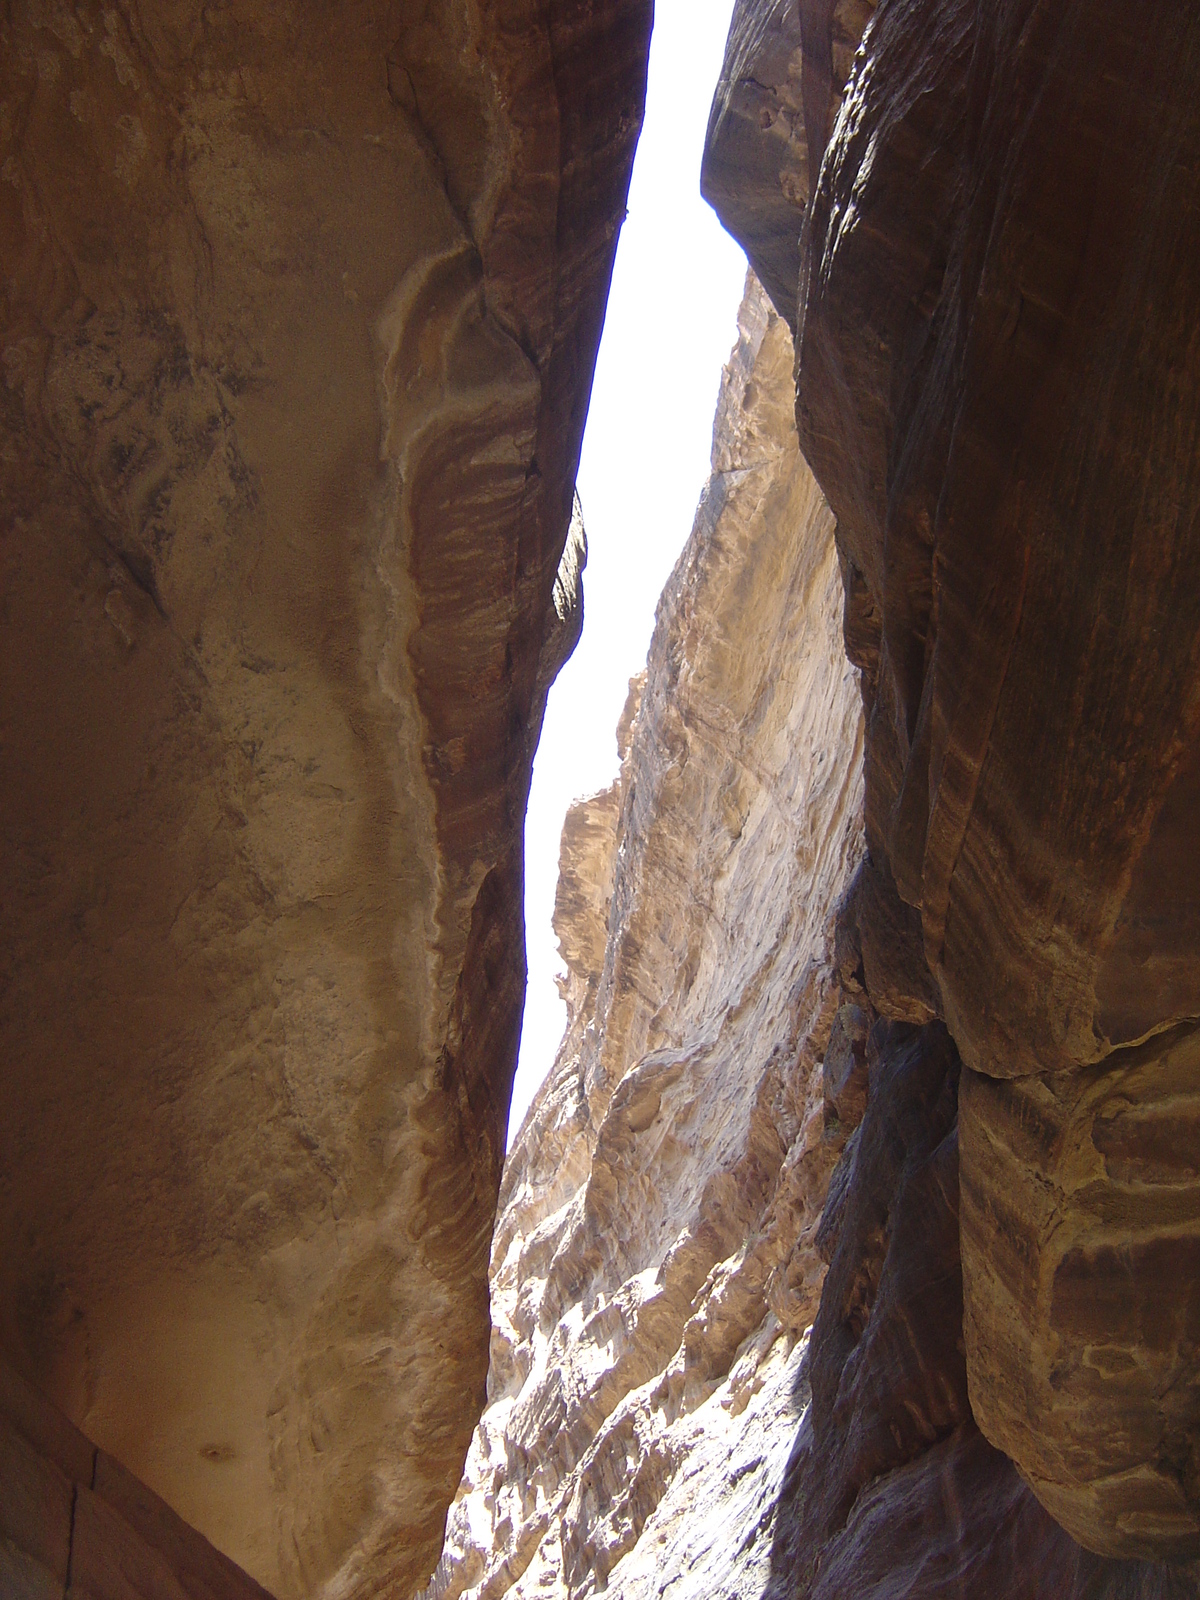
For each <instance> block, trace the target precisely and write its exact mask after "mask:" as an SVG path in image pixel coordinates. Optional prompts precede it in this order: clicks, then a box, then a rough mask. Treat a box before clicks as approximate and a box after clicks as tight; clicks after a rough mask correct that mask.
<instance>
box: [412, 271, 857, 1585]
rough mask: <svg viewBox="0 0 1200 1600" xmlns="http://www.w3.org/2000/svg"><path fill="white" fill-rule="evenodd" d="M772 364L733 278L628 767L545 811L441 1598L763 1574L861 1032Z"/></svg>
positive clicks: (828, 524) (814, 601)
mask: <svg viewBox="0 0 1200 1600" xmlns="http://www.w3.org/2000/svg"><path fill="white" fill-rule="evenodd" d="M791 370H792V343H791V339H790V337H789V335H788V330H787V326H786V324H785V323H784V321H783V320H782V319H781V318H780V317H778V316H777V315H776V314H775V313H774V311H773V310H772V309H771V306H770V303H769V301H768V300H767V298H766V296H765V295H764V293H763V291H762V290H761V289H760V288H759V287H758V285H757V283H755V282H754V281H753V279H751V281H750V284H749V287H748V290H747V296H746V300H745V303H744V305H743V308H742V312H741V318H740V337H739V341H738V344H737V347H736V349H735V351H734V353H733V356H732V358H731V360H730V363H729V366H728V367H727V369H726V373H725V377H724V380H723V385H722V392H721V400H720V405H719V409H718V414H717V421H716V425H715V428H714V438H713V472H712V477H711V478H710V481H709V485H708V489H707V491H706V494H705V496H704V499H703V500H702V502H701V506H700V509H699V511H698V513H697V517H696V523H695V526H694V528H693V531H692V536H691V538H690V540H689V541H688V544H687V546H686V548H685V550H684V553H683V555H682V556H681V558H680V561H679V564H678V565H677V567H676V569H675V572H674V574H673V576H672V578H671V580H670V582H669V583H668V585H667V588H666V590H665V592H664V595H663V598H662V601H661V603H660V608H659V614H658V624H657V628H656V630H655V635H654V642H653V644H652V646H651V651H650V659H649V665H648V669H647V676H646V680H645V683H644V685H641V684H638V683H636V682H635V685H634V689H633V694H632V697H631V702H630V707H629V710H628V712H627V716H626V720H625V724H624V725H623V730H622V738H623V739H624V740H626V741H627V744H626V747H625V750H624V757H623V761H622V765H621V772H620V776H619V778H618V780H617V783H616V785H615V786H614V788H613V789H612V790H610V791H608V792H606V793H604V794H601V795H598V796H595V797H593V798H592V799H590V800H586V801H583V802H581V803H580V804H578V805H577V806H575V807H574V809H573V810H572V811H571V812H570V813H569V814H568V817H567V821H566V826H565V828H564V830H563V853H562V871H561V877H560V881H559V892H558V905H557V911H556V927H557V930H558V934H559V939H560V942H561V946H562V950H563V954H564V956H565V958H566V961H567V963H568V976H567V979H566V985H565V988H566V996H567V999H568V1002H569V1007H570V1025H569V1028H568V1031H567V1034H566V1037H565V1039H564V1041H563V1045H562V1048H561V1050H560V1052H559V1055H558V1058H557V1060H556V1062H555V1065H554V1068H553V1071H552V1072H551V1074H550V1077H549V1079H548V1080H547V1082H546V1084H545V1085H544V1087H543V1088H542V1090H541V1092H540V1093H539V1095H538V1098H537V1099H536V1100H535V1101H534V1104H533V1106H532V1107H531V1109H530V1111H529V1114H528V1116H527V1118H526V1121H525V1123H524V1125H523V1127H522V1129H521V1131H520V1134H519V1136H518V1138H517V1140H516V1142H515V1144H514V1146H513V1149H512V1152H511V1153H510V1156H509V1159H508V1163H507V1166H506V1169H505V1178H504V1185H503V1189H502V1192H501V1208H500V1214H499V1217H498V1221H497V1229H496V1239H495V1243H494V1246H493V1254H492V1313H493V1319H494V1332H493V1336H492V1365H491V1374H490V1378H489V1403H488V1407H487V1410H486V1411H485V1413H484V1416H483V1420H482V1422H481V1424H480V1427H479V1430H478V1432H477V1433H476V1436H475V1439H474V1442H473V1443H472V1446H471V1451H470V1454H469V1456H468V1461H467V1469H466V1475H465V1477H464V1480H463V1484H462V1487H461V1488H460V1491H459V1497H458V1500H457V1503H456V1504H455V1506H454V1508H453V1510H452V1512H451V1516H450V1521H449V1527H448V1534H447V1546H446V1554H445V1556H444V1557H443V1561H442V1565H441V1567H440V1568H439V1572H438V1574H437V1577H436V1579H435V1582H434V1584H433V1586H432V1587H431V1589H430V1591H429V1592H430V1595H431V1596H436V1597H440V1600H447V1597H449V1596H458V1595H464V1594H466V1595H470V1596H472V1597H475V1596H479V1597H482V1596H485V1595H486V1596H489V1597H491V1596H498V1595H502V1594H509V1593H511V1594H513V1595H529V1596H532V1595H535V1594H554V1595H559V1594H569V1595H572V1596H575V1595H578V1596H583V1595H587V1594H591V1593H593V1592H595V1591H597V1590H599V1589H601V1588H605V1587H606V1588H607V1592H608V1593H610V1594H620V1595H623V1596H629V1597H633V1596H635V1595H636V1596H642V1595H645V1596H647V1597H649V1596H651V1595H657V1594H659V1593H660V1592H661V1591H662V1589H663V1588H664V1586H666V1585H668V1584H669V1585H671V1586H672V1592H676V1593H679V1594H686V1595H695V1596H697V1597H699V1596H707V1595H715V1594H734V1593H740V1594H750V1593H752V1592H754V1589H755V1586H756V1585H757V1586H758V1588H759V1589H760V1590H761V1587H762V1585H763V1584H765V1582H766V1579H767V1576H768V1571H769V1558H770V1549H771V1539H770V1523H771V1517H772V1510H773V1506H774V1502H775V1497H776V1493H777V1490H778V1485H779V1482H780V1480H781V1477H782V1473H783V1468H784V1464H785V1461H786V1458H787V1453H788V1448H789V1445H790V1440H791V1436H792V1433H793V1431H794V1428H795V1425H796V1421H797V1419H798V1417H799V1415H800V1412H801V1411H802V1409H803V1404H804V1393H803V1385H802V1383H801V1381H800V1378H799V1373H800V1368H801V1363H802V1361H803V1356H804V1350H805V1345H804V1342H803V1334H804V1330H805V1329H806V1327H807V1326H808V1324H809V1323H810V1322H811V1320H812V1317H813V1315H814V1312H815V1309H816V1305H817V1299H818V1295H819V1292H820V1284H821V1277H822V1274H823V1271H824V1264H823V1262H822V1260H821V1258H820V1256H819V1254H818V1252H817V1249H816V1245H815V1233H816V1227H817V1222H818V1219H819V1215H820V1209H821V1205H822V1202H823V1198H824V1192H825V1186H826V1183H827V1181H828V1176H829V1172H830V1170H831V1168H832V1166H833V1164H834V1161H835V1159H836V1157H837V1154H838V1151H839V1150H840V1149H841V1147H842V1146H843V1145H844V1144H845V1141H846V1137H847V1135H848V1133H849V1131H850V1127H851V1126H852V1119H853V1116H854V1115H855V1098H854V1096H855V1092H856V1089H858V1088H859V1087H860V1085H861V1074H857V1075H856V1072H855V1065H854V1062H855V1049H856V1048H857V1049H858V1050H859V1052H860V1054H861V1045H862V1042H861V1037H860V1030H858V1029H856V1026H855V1022H854V1019H853V1017H849V1016H841V1015H839V1014H838V1006H839V1001H840V998H841V995H840V990H839V987H838V984H837V981H836V977H835V973H834V964H835V956H836V952H835V950H834V946H833V939H832V931H833V930H832V912H833V909H834V907H835V906H836V904H837V903H838V901H839V900H840V898H841V897H842V895H843V893H844V892H845V890H846V888H847V886H848V884H849V882H850V878H851V875H852V873H853V871H854V869H855V867H856V866H857V864H858V860H859V857H860V853H861V809H860V808H861V783H860V776H859V774H860V764H861V745H860V742H859V741H860V735H861V727H862V723H861V713H860V706H859V695H858V686H857V681H856V675H855V674H854V672H853V671H852V670H851V669H850V668H849V667H848V664H847V662H846V659H845V655H844V653H843V649H842V643H841V637H840V607H841V596H840V592H839V582H840V580H839V577H838V570H837V559H836V554H835V551H834V547H833V525H832V519H831V517H830V515H829V511H828V508H827V506H826V505H825V503H824V501H823V499H822V497H821V495H820V493H819V492H818V491H817V489H816V486H815V484H814V482H813V479H812V475H811V473H810V472H809V470H808V468H807V467H806V466H805V464H804V461H803V459H802V457H801V456H800V453H799V450H798V447H797V440H796V433H795V427H794V422H793V417H792V378H791ZM831 1031H836V1034H837V1036H838V1037H839V1038H840V1039H841V1040H842V1055H843V1058H844V1059H843V1071H842V1072H841V1074H840V1075H839V1076H838V1077H837V1078H836V1081H835V1082H834V1083H831V1085H830V1095H831V1096H832V1099H831V1100H830V1102H829V1103H827V1099H826V1077H825V1075H824V1073H823V1071H822V1058H823V1057H825V1056H826V1054H827V1052H826V1044H827V1041H828V1040H829V1038H830V1035H831ZM839 1097H840V1098H839ZM837 1104H840V1105H841V1108H842V1111H843V1113H844V1117H839V1115H838V1111H837ZM858 1110H859V1111H861V1106H859V1107H858Z"/></svg>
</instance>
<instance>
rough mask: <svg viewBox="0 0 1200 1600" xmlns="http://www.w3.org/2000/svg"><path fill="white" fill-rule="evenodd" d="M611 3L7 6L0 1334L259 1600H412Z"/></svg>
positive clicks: (467, 1385)
mask: <svg viewBox="0 0 1200 1600" xmlns="http://www.w3.org/2000/svg"><path fill="white" fill-rule="evenodd" d="M649 21H650V14H649V7H648V6H647V5H645V4H643V3H641V0H598V3H596V4H589V5H587V6H580V5H575V4H572V3H569V0H562V3H558V0H556V3H553V4H551V5H549V6H533V5H528V4H523V3H521V0H517V3H515V4H513V5H509V6H506V7H504V8H502V9H501V10H496V9H494V8H493V9H487V8H482V7H477V6H475V5H474V4H472V3H469V0H462V3H459V0H431V3H430V4H428V5H423V6H420V7H414V6H411V5H395V4H391V3H388V0H339V3H338V4H337V5H336V6H330V5H324V4H315V3H310V0H298V3H296V4H291V5H283V6H263V5H251V4H249V3H243V0H218V3H216V4H210V5H205V6H201V5H199V4H197V3H193V0H175V3H172V4H170V5H160V4H150V5H148V4H142V3H141V0H120V3H118V4H115V5H113V6H109V7H102V6H101V5H99V4H91V3H89V0H78V3H68V0H38V3H37V4H34V3H33V0H29V3H28V4H26V3H19V4H16V5H14V6H12V7H9V8H7V10H6V11H5V13H4V16H3V19H0V261H2V270H0V284H2V286H3V287H2V298H0V328H2V337H0V353H2V356H3V367H4V383H3V385H2V386H0V408H2V412H3V415H2V420H0V428H2V432H3V439H2V442H0V498H2V502H3V506H4V522H3V538H2V540H0V564H2V570H0V596H2V601H0V651H2V652H3V666H2V668H0V748H2V751H3V755H2V758H0V808H2V818H3V835H4V841H5V848H4V851H3V858H2V860H0V903H2V904H3V907H4V923H5V937H4V945H3V981H2V984H0V995H2V998H0V1040H2V1043H3V1052H4V1062H5V1069H4V1071H5V1078H4V1082H5V1113H4V1117H3V1119H2V1121H0V1242H2V1248H0V1347H2V1348H3V1350H4V1351H5V1352H6V1353H7V1355H8V1356H9V1358H10V1359H11V1360H12V1361H13V1363H14V1364H15V1365H16V1366H17V1367H18V1368H19V1369H20V1370H21V1371H22V1372H23V1373H24V1375H25V1376H26V1377H27V1378H28V1379H30V1380H32V1381H33V1382H34V1383H35V1384H36V1385H37V1386H38V1387H39V1388H40V1389H41V1390H42V1391H43V1392H44V1393H46V1394H48V1395H49V1396H50V1397H51V1398H52V1399H54V1400H55V1401H56V1402H57V1403H58V1404H59V1405H60V1406H61V1407H62V1408H63V1409H64V1410H65V1411H66V1413H67V1414H68V1415H69V1416H70V1417H71V1418H72V1419H73V1420H74V1421H76V1422H78V1423H80V1424H81V1425H82V1426H83V1427H84V1428H85V1430H86V1431H87V1432H88V1433H89V1434H90V1436H91V1437H93V1438H94V1439H95V1440H96V1441H97V1443H98V1444H99V1445H100V1446H101V1447H102V1448H103V1449H104V1450H105V1451H107V1452H109V1453H111V1455H112V1456H113V1457H115V1458H116V1459H119V1460H120V1461H122V1462H123V1463H125V1465H126V1466H128V1467H130V1468H131V1469H132V1470H134V1471H135V1472H136V1473H137V1474H138V1475H139V1476H140V1477H141V1478H143V1479H144V1480H145V1481H146V1482H147V1483H148V1484H150V1485H151V1486H152V1487H153V1488H154V1489H155V1490H156V1491H157V1492H158V1493H159V1494H161V1495H162V1496H163V1497H164V1498H165V1499H166V1500H167V1501H168V1502H169V1503H170V1504H171V1505H173V1506H174V1507H175V1508H176V1510H178V1511H179V1512H180V1513H181V1514H182V1515H183V1516H185V1517H186V1518H187V1519H188V1520H189V1521H190V1522H192V1523H194V1524H195V1525H196V1526H197V1527H198V1528H199V1529H201V1530H202V1531H203V1532H204V1533H205V1534H207V1535H208V1536H209V1537H210V1538H211V1539H212V1540H213V1541H214V1543H215V1544H217V1545H218V1546H220V1547H221V1548H222V1549H224V1550H226V1551H228V1552H230V1553H231V1554H232V1555H233V1556H234V1557H236V1559H237V1560H238V1561H239V1562H241V1563H242V1564H243V1565H244V1566H245V1567H246V1568H247V1569H248V1570H250V1571H251V1572H253V1573H254V1574H255V1575H256V1576H257V1577H258V1578H260V1579H262V1580H263V1581H264V1582H265V1583H267V1584H269V1585H270V1586H271V1587H272V1588H273V1589H275V1590H276V1591H277V1592H278V1593H279V1594H280V1595H282V1596H293V1595H296V1596H298V1595H305V1596H308V1595H313V1594H318V1593H321V1592H326V1593H330V1594H334V1593H336V1594H344V1593H352V1592H355V1591H359V1590H361V1591H363V1592H367V1591H369V1592H372V1593H374V1592H377V1591H378V1589H379V1588H380V1586H381V1584H382V1583H383V1582H384V1581H385V1579H386V1581H387V1582H388V1583H389V1584H390V1585H391V1590H390V1592H394V1593H396V1594H403V1593H405V1592H407V1591H408V1590H410V1589H411V1588H412V1587H413V1586H414V1585H415V1584H417V1583H419V1582H422V1581H423V1580H424V1578H425V1577H426V1575H427V1574H428V1572H429V1571H430V1569H431V1568H432V1566H433V1564H434V1562H435V1560H436V1557H437V1552H438V1548H439V1542H440V1536H441V1528H442V1519H443V1516H444V1512H445V1508H446V1505H447V1503H448V1501H449V1499H450V1496H451V1495H452V1493H453V1489H454V1485H455V1483H456V1482H457V1481H458V1477H459V1474H460V1471H461V1466H462V1459H463V1455H464V1452H465V1449H466V1446H467V1443H468V1440H469V1438H470V1434H471V1429H472V1427H473V1426H474V1423H475V1421H476V1418H477V1416H478V1412H479V1408H480V1406H481V1405H482V1402H483V1385H484V1372H485V1366H486V1351H487V1327H488V1318H487V1300H486V1294H487V1285H486V1265H487V1254H488V1244H489V1240H490V1233H491V1225H492V1219H493V1209H494V1204H495V1196H496V1190H497V1185H498V1180H499V1163H500V1159H501V1153H502V1150H503V1136H504V1125H505V1119H506V1112H507V1103H508V1092H509V1084H510V1078H511V1071H512V1066H513V1061H514V1057H515V1045H516V1037H517V1032H518V1028H519V1020H520V1011H521V1004H522V993H523V982H524V962H523V954H522V952H523V937H522V927H521V909H520V906H521V877H522V871H521V860H520V848H521V819H522V815H523V809H524V800H525V793H526V788H527V783H528V775H529V765H530V761H531V757H532V750H533V746H534V744H535V743H536V738H537V733H538V728H539V725H540V715H541V707H542V703H543V701H544V695H545V691H546V688H547V686H548V683H549V681H550V679H551V678H552V676H553V673H554V671H555V670H556V667H557V665H558V664H559V662H560V661H561V659H562V656H563V654H564V653H565V651H566V650H568V649H569V648H570V645H571V643H572V641H573V637H574V633H575V630H576V629H577V628H578V625H579V606H578V600H577V595H576V594H575V579H577V576H578V569H579V565H580V560H581V555H582V550H581V547H580V546H579V543H578V540H576V541H575V544H574V545H573V546H571V547H569V548H568V550H567V552H566V554H565V555H564V541H565V540H566V538H567V533H568V523H569V520H570V512H571V497H572V484H573V480H574V471H575V465H576V460H577V455H578V448H579V441H580V434H581V429H582V423H583V418H584V414H585V411H586V406H587V399H588V390H589V385H590V380H591V370H592V363H593V360H594V356H595V350H596V344H597V340H598V335H599V327H600V322H601V319H602V315H603V305H604V298H605V294H606V292H607V283H608V274H609V271H610V269H611V263H612V256H613V250H614V247H615V242H616V231H617V228H618V225H619V222H620V218H621V216H622V213H623V207H624V201H625V194H626V188H627V183H628V177H629V171H630V163H631V158H632V152H633V146H634V141H635V139H636V135H637V130H638V126H639V122H640V113H641V104H642V95H643V91H644V79H645V60H646V50H647V44H648V30H649ZM560 558H562V565H561V568H560ZM556 574H558V575H559V581H558V584H557V588H556Z"/></svg>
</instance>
